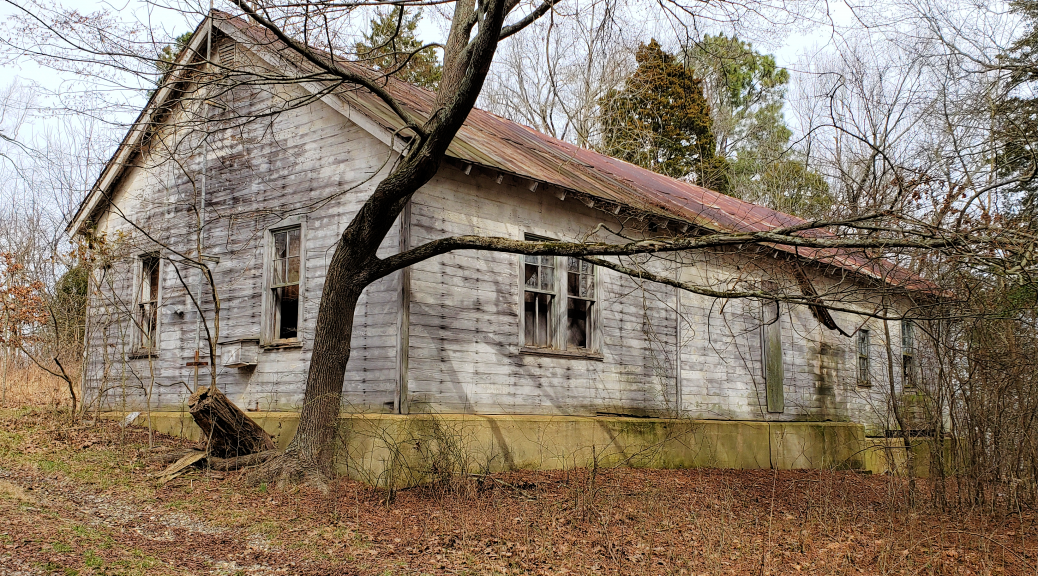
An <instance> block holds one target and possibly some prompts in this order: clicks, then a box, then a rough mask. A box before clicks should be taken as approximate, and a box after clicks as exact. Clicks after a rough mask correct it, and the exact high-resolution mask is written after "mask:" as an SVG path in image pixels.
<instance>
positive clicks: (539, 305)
mask: <svg viewBox="0 0 1038 576" xmlns="http://www.w3.org/2000/svg"><path fill="white" fill-rule="evenodd" d="M525 276H526V281H525V284H524V286H525V288H524V296H523V300H524V313H523V314H524V316H523V320H524V324H525V329H524V332H525V335H524V339H523V343H524V344H525V345H526V346H532V347H537V348H547V347H550V346H551V345H552V340H553V338H552V337H553V335H554V334H553V332H554V331H553V330H552V324H553V319H554V314H553V313H552V307H553V304H554V303H555V257H554V256H526V265H525Z"/></svg>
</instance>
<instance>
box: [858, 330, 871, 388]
mask: <svg viewBox="0 0 1038 576" xmlns="http://www.w3.org/2000/svg"><path fill="white" fill-rule="evenodd" d="M868 383H869V331H868V330H859V331H858V384H868Z"/></svg>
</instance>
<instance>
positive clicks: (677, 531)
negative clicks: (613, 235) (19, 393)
mask: <svg viewBox="0 0 1038 576" xmlns="http://www.w3.org/2000/svg"><path fill="white" fill-rule="evenodd" d="M67 421H68V420H67V414H66V413H59V414H54V413H52V412H47V411H41V410H25V409H23V410H17V411H10V410H9V411H0V482H2V484H0V517H3V518H5V519H6V520H7V521H6V522H5V523H4V526H2V527H0V547H2V548H0V573H11V572H14V568H13V567H22V568H25V567H29V568H35V569H37V570H41V569H42V570H43V571H45V572H50V573H54V574H149V575H150V574H183V573H192V574H274V573H290V574H354V573H356V574H370V575H373V576H374V575H389V574H563V573H573V574H617V575H620V574H625V575H626V574H660V575H670V574H674V575H681V574H685V575H691V574H696V575H698V574H718V575H719V574H754V575H764V574H818V575H822V574H833V575H836V574H840V575H843V574H883V575H885V574H906V575H909V574H911V575H916V574H927V575H929V574H964V575H965V574H985V575H987V574H990V575H1002V574H1035V573H1038V537H1036V524H1035V517H1034V514H1033V512H1032V511H1020V512H1019V513H1016V514H1012V515H994V516H993V515H989V514H984V513H982V512H980V511H970V510H957V511H941V510H937V509H934V508H931V507H929V506H928V504H927V502H926V501H925V498H920V499H919V500H920V502H919V503H918V504H917V505H916V506H914V507H912V506H909V505H908V504H907V501H906V498H905V485H904V483H903V482H902V481H901V480H898V479H895V478H888V477H876V476H867V475H860V474H856V473H853V472H823V471H771V470H752V471H750V470H744V471H736V470H630V469H615V470H598V471H597V472H594V473H592V471H589V470H575V471H568V472H565V471H563V472H514V473H509V474H500V475H494V476H489V477H472V478H469V479H462V480H457V481H453V482H450V483H448V484H446V485H443V486H440V487H431V486H430V487H424V488H417V489H412V490H405V491H401V492H398V493H397V494H396V495H395V498H393V499H392V500H391V501H387V498H386V496H387V494H386V493H385V492H383V491H380V490H376V489H373V488H370V487H368V486H366V485H363V484H360V483H357V482H353V481H349V480H339V481H337V482H336V483H335V484H334V486H333V489H332V492H331V494H330V495H322V494H319V493H316V492H313V491H310V490H307V489H300V490H294V491H291V492H287V493H284V492H281V493H279V492H273V491H269V490H268V489H267V488H266V487H263V486H260V487H251V486H247V485H245V484H243V483H242V482H241V479H240V477H239V476H238V475H237V474H231V475H227V476H224V475H220V474H215V473H211V472H194V473H192V474H189V475H187V476H183V477H180V478H177V479H176V480H173V481H172V482H170V483H168V484H164V485H160V484H159V483H158V481H157V480H156V473H157V472H159V471H160V470H161V466H160V465H158V464H152V463H149V460H148V458H149V454H148V450H147V441H146V433H145V432H144V431H143V430H140V429H132V428H127V429H122V428H119V427H118V426H116V425H114V424H110V423H106V424H103V425H99V426H94V427H82V428H69V427H68V426H67V425H66V424H65V423H67ZM185 444H186V443H185V442H184V441H182V440H177V439H172V438H163V437H160V438H159V439H158V443H157V445H158V448H159V450H171V449H173V448H178V447H183V446H184V445H185ZM923 488H924V489H925V488H926V486H925V484H924V486H923ZM5 554H6V555H7V556H4V555H5ZM5 562H7V564H5ZM279 570H280V571H281V572H279Z"/></svg>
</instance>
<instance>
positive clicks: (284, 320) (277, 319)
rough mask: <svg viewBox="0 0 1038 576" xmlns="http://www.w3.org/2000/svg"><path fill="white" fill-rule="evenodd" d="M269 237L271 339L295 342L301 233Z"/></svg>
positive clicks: (284, 232)
mask: <svg viewBox="0 0 1038 576" xmlns="http://www.w3.org/2000/svg"><path fill="white" fill-rule="evenodd" d="M272 236H273V240H274V254H273V256H274V261H273V262H272V270H271V272H272V273H271V285H270V289H271V291H272V292H273V301H274V315H273V316H274V326H273V333H274V337H275V338H276V339H279V340H287V339H293V338H298V337H299V276H300V273H299V270H300V253H301V249H300V229H299V228H290V229H287V230H279V231H277V232H274V233H273V234H272Z"/></svg>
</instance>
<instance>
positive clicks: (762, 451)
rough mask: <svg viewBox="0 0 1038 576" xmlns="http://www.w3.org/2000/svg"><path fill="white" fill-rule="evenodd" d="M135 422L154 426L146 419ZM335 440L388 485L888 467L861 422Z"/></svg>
mask: <svg viewBox="0 0 1038 576" xmlns="http://www.w3.org/2000/svg"><path fill="white" fill-rule="evenodd" d="M249 415H250V416H251V417H252V418H253V419H254V420H256V422H257V423H259V424H260V425H261V426H262V427H263V428H264V430H266V431H267V432H268V433H270V434H271V435H272V436H273V437H274V439H275V441H276V443H277V445H278V447H279V448H285V447H286V446H287V445H288V443H289V442H290V441H291V439H292V436H293V435H294V434H295V431H296V427H297V425H298V421H299V415H298V414H297V413H293V412H253V413H250V414H249ZM108 416H109V417H112V418H121V417H123V415H122V414H121V413H109V414H108ZM151 421H152V423H153V425H154V427H155V430H157V431H159V432H162V433H166V434H171V435H175V436H182V437H186V438H189V439H197V438H198V435H199V433H200V432H199V430H198V427H197V426H195V424H194V422H193V421H192V420H191V416H190V414H187V413H186V412H154V413H152V414H151ZM135 424H137V425H142V426H143V425H147V422H146V417H145V416H140V417H138V418H137V420H136V422H135ZM869 440H873V439H869ZM337 443H338V445H339V449H338V454H337V467H338V468H339V469H340V470H341V471H342V472H344V473H346V474H349V475H350V476H352V477H354V478H357V479H360V480H364V481H366V482H370V483H372V484H376V485H384V486H388V485H396V486H403V485H413V484H416V483H420V482H427V481H430V480H435V479H437V478H439V477H449V476H450V475H452V474H459V473H487V472H500V471H504V470H517V469H568V468H577V467H590V466H599V467H610V466H630V467H649V468H701V467H711V468H739V469H759V468H778V469H797V468H839V469H845V468H852V469H860V468H867V469H872V470H873V471H877V472H881V471H885V470H886V468H885V467H884V466H883V465H882V462H880V460H879V459H878V458H877V457H875V455H874V454H873V453H872V452H874V450H875V447H876V444H875V442H872V443H868V442H866V438H865V431H864V427H862V426H861V425H858V424H851V423H844V422H745V421H721V420H688V419H666V418H627V417H611V416H609V417H607V416H599V417H578V416H509V415H493V416H490V415H469V414H443V415H432V414H416V415H409V416H401V415H395V414H352V415H344V416H342V417H341V419H340V425H339V427H338V431H337Z"/></svg>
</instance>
